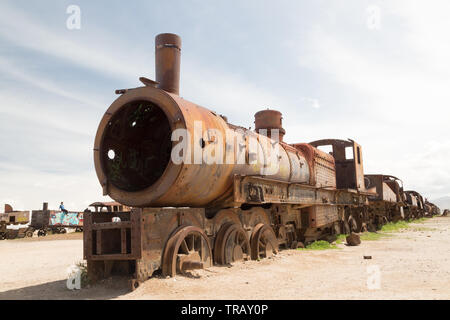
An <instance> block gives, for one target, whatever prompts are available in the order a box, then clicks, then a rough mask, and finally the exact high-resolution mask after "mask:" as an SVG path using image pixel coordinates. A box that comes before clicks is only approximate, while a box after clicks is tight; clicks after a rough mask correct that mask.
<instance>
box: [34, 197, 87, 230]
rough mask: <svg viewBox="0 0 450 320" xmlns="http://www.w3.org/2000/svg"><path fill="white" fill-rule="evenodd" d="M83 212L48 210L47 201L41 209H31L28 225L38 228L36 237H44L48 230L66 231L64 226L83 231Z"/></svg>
mask: <svg viewBox="0 0 450 320" xmlns="http://www.w3.org/2000/svg"><path fill="white" fill-rule="evenodd" d="M83 215H84V213H83V212H62V211H60V210H49V209H48V203H46V202H44V204H43V208H42V210H33V211H32V216H31V223H30V227H31V228H33V229H34V230H38V233H37V234H38V237H41V236H43V237H45V236H46V235H47V233H48V232H49V231H51V232H53V233H66V232H67V230H66V228H69V229H75V232H82V231H83V220H84V218H83Z"/></svg>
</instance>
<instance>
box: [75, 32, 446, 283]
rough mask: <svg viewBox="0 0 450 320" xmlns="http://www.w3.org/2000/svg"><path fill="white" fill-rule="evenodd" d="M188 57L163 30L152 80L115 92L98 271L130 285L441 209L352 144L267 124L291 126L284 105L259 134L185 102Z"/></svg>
mask: <svg viewBox="0 0 450 320" xmlns="http://www.w3.org/2000/svg"><path fill="white" fill-rule="evenodd" d="M180 58H181V40H180V39H179V37H178V36H176V35H173V34H163V35H159V36H158V37H157V38H156V81H152V80H150V79H146V78H141V79H140V80H141V82H142V83H143V84H144V85H145V86H144V87H139V88H134V89H123V90H119V91H118V92H117V93H118V94H120V97H119V98H118V99H117V100H116V101H114V102H113V103H112V105H111V106H110V107H109V109H108V110H107V112H106V113H105V115H104V116H103V118H102V120H101V122H100V124H99V127H98V131H97V135H96V138H95V145H94V162H95V169H96V173H97V176H98V179H99V181H100V183H101V185H102V187H103V193H104V195H109V196H110V197H111V198H112V199H114V200H115V201H117V202H118V203H119V204H121V205H123V207H122V208H120V206H118V205H115V208H116V209H117V210H115V209H111V210H106V211H108V212H101V210H96V212H86V214H85V221H84V227H85V233H84V256H85V259H87V261H88V274H89V275H90V276H91V277H92V278H96V277H104V276H108V275H110V274H111V273H115V272H121V273H126V274H129V275H132V278H133V281H132V283H131V287H132V288H133V289H134V288H136V286H138V285H139V282H141V281H145V280H146V279H147V278H148V277H150V276H152V275H153V274H154V272H155V271H156V270H161V271H162V273H163V275H168V276H174V275H175V274H177V273H186V272H189V271H190V270H195V269H198V268H205V267H208V266H210V265H212V264H213V263H216V264H229V263H233V262H235V261H240V260H246V259H249V258H252V259H261V258H265V257H270V256H271V255H273V254H276V253H277V252H278V250H279V248H283V247H284V248H297V246H298V245H299V243H303V244H307V243H309V242H312V241H315V240H319V239H325V240H328V239H330V238H332V237H333V236H334V237H335V236H336V235H337V234H339V233H350V232H362V231H366V230H372V229H374V228H377V227H380V226H381V225H382V224H384V223H387V222H388V221H395V220H396V219H401V218H405V214H406V213H408V212H409V211H405V212H404V210H407V209H408V208H409V205H410V206H411V207H417V208H419V207H420V206H421V203H422V204H423V207H424V209H423V210H424V211H425V212H429V213H430V214H432V213H433V212H437V209H436V207H435V206H433V205H432V204H430V203H425V202H424V201H423V198H422V197H421V196H420V195H419V194H416V193H413V192H411V193H405V192H403V185H402V182H401V181H400V180H399V179H397V178H395V177H393V176H387V175H366V176H365V175H364V167H363V157H362V148H361V146H360V145H359V144H357V143H356V142H355V141H353V140H347V141H346V140H338V139H325V140H319V141H315V142H312V143H310V144H308V143H296V144H292V145H289V144H287V143H284V142H283V141H275V140H274V139H275V136H276V135H275V133H272V132H271V130H272V129H277V130H279V134H280V135H279V136H280V137H281V138H283V136H284V134H285V130H284V129H283V127H282V114H281V113H280V112H279V111H276V110H263V111H261V112H258V113H256V115H255V131H256V132H255V131H251V130H248V129H246V128H243V127H239V126H236V125H233V124H230V123H228V121H227V118H226V117H225V116H223V115H218V114H217V113H215V112H213V111H211V110H209V109H207V108H204V107H201V106H198V105H196V104H195V103H192V102H189V101H187V100H184V99H182V98H180V97H179V95H178V94H179V74H180ZM198 123H200V128H199V127H198V126H197V125H198ZM213 129H214V130H215V132H213V131H212V130H213ZM261 130H262V131H261ZM264 130H266V131H267V132H266V133H267V135H264V134H263V133H264ZM258 131H259V133H258ZM175 132H187V136H186V138H185V137H183V139H187V141H188V142H190V146H191V148H192V149H194V150H192V151H194V152H187V153H186V154H185V153H184V152H185V151H186V150H183V153H182V154H180V152H181V151H180V150H178V155H179V156H180V157H181V158H182V160H183V161H180V162H176V161H174V159H173V154H172V153H173V151H174V150H177V149H174V148H175V147H177V146H178V145H179V143H180V140H178V141H173V142H172V134H174V133H175ZM220 139H223V140H225V143H223V144H220V142H221V140H220ZM174 140H176V139H174ZM281 140H282V139H281ZM230 141H231V142H232V143H230ZM185 142H186V141H185ZM252 143H254V144H255V145H253V146H252ZM274 146H278V147H279V149H278V153H275V152H274V150H275V149H274V148H273V147H274ZM324 146H330V147H331V153H327V152H324V151H322V150H320V148H321V147H324ZM195 150H197V151H198V150H199V151H200V153H201V155H202V156H201V157H200V159H198V158H196V157H195ZM210 150H214V155H215V156H216V153H218V156H217V157H214V156H213V153H211V151H210ZM346 150H349V151H350V152H346ZM239 157H241V158H240V159H243V160H244V161H241V162H239V161H236V160H237V159H238V158H239ZM213 159H214V160H215V161H210V160H213ZM198 160H200V161H198ZM272 169H273V170H272ZM408 197H409V198H408ZM413 198H414V200H412V199H413ZM408 201H409V202H408ZM104 205H105V204H99V205H98V206H97V207H101V206H104ZM125 206H129V207H133V209H132V210H131V211H129V210H126V207H125ZM94 207H95V206H94ZM113 207H114V206H113ZM169 207H170V208H169Z"/></svg>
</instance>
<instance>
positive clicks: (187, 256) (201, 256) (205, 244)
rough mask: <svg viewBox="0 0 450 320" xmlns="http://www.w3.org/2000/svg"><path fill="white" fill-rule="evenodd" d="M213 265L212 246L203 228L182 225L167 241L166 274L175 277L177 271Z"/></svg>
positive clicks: (164, 264)
mask: <svg viewBox="0 0 450 320" xmlns="http://www.w3.org/2000/svg"><path fill="white" fill-rule="evenodd" d="M211 265H212V252H211V247H210V245H209V240H208V237H207V236H206V234H205V233H204V232H203V230H202V229H200V228H198V227H194V226H188V227H182V228H181V229H179V230H178V231H176V232H175V233H174V235H173V236H172V237H171V238H170V239H169V240H168V241H167V244H166V247H165V249H164V254H163V259H162V273H163V275H164V276H171V277H174V276H175V275H176V274H177V273H183V272H185V271H188V270H194V269H203V268H208V267H210V266H211Z"/></svg>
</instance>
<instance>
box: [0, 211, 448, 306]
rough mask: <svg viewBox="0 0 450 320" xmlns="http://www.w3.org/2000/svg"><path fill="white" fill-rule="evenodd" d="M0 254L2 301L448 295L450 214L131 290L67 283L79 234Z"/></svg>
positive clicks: (114, 282) (1, 248) (22, 244)
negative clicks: (373, 237)
mask: <svg viewBox="0 0 450 320" xmlns="http://www.w3.org/2000/svg"><path fill="white" fill-rule="evenodd" d="M0 256H1V258H2V262H6V263H2V264H1V265H0V299H114V298H117V299H251V300H253V299H255V300H256V299H450V217H447V218H445V217H436V218H433V219H430V220H427V221H425V222H424V223H421V224H417V225H412V227H411V228H410V229H408V230H404V231H402V232H398V233H395V234H393V235H392V236H390V237H386V238H382V239H380V240H377V241H363V243H362V244H361V245H360V246H358V247H348V246H345V245H339V249H334V250H325V251H300V250H285V251H282V252H281V253H280V254H278V255H277V256H276V257H275V258H273V259H266V260H262V261H260V262H257V261H249V262H245V263H238V264H235V265H234V266H232V267H212V268H210V269H208V270H201V271H196V272H194V273H192V274H191V275H190V276H177V277H176V278H173V279H162V278H152V279H150V280H148V281H147V282H145V283H144V284H142V285H141V286H140V287H139V288H138V289H137V290H136V291H134V292H131V293H130V292H127V284H126V282H125V280H122V279H109V280H107V281H105V282H103V283H102V284H100V285H96V286H94V287H91V288H88V289H82V290H79V291H69V290H67V289H66V286H65V283H66V281H65V279H66V274H67V271H66V270H67V267H69V266H70V265H71V264H73V263H75V262H77V261H80V260H81V259H82V240H58V241H51V240H50V239H49V240H47V241H44V240H39V241H21V240H13V241H1V242H0ZM364 256H371V257H372V259H364ZM368 285H369V286H368ZM378 285H379V286H378Z"/></svg>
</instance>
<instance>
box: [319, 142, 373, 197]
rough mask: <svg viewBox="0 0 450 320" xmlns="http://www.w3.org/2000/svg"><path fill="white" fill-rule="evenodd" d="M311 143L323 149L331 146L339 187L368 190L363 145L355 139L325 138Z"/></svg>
mask: <svg viewBox="0 0 450 320" xmlns="http://www.w3.org/2000/svg"><path fill="white" fill-rule="evenodd" d="M310 145H312V146H314V147H316V148H318V149H319V150H323V149H324V148H326V147H331V151H330V154H331V155H332V156H333V157H334V159H335V163H336V185H337V188H338V189H353V190H358V191H362V192H366V191H367V189H366V187H365V184H364V168H363V160H362V153H361V146H360V145H359V144H357V143H356V142H355V141H353V140H338V139H325V140H318V141H314V142H311V143H310Z"/></svg>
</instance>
